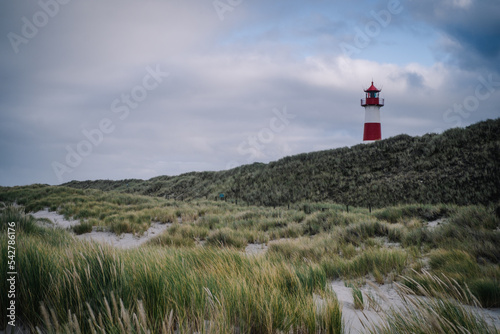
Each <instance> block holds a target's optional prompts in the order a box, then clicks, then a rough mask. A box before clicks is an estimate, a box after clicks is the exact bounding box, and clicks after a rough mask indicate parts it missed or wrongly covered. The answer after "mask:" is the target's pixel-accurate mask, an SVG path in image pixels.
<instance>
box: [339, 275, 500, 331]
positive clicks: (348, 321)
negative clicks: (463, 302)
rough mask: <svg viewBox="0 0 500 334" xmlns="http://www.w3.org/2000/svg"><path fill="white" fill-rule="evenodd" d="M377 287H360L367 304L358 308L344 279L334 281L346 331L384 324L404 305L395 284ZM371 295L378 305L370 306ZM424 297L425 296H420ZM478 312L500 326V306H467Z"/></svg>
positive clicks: (365, 329)
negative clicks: (386, 317)
mask: <svg viewBox="0 0 500 334" xmlns="http://www.w3.org/2000/svg"><path fill="white" fill-rule="evenodd" d="M373 285H374V286H376V288H374V287H372V286H371V285H369V284H365V285H363V286H362V287H360V290H361V292H362V293H363V301H364V304H365V308H364V310H356V309H355V308H354V300H353V297H352V289H351V288H348V287H346V286H345V283H344V281H340V280H337V281H333V282H332V283H331V286H332V288H333V291H335V293H336V295H337V298H338V300H339V301H340V302H341V303H342V317H343V319H344V322H345V328H346V330H345V333H351V334H358V333H367V332H368V329H367V328H365V327H364V326H365V325H367V324H382V323H383V321H384V319H383V317H384V315H385V314H386V313H387V311H389V310H390V309H391V308H394V309H398V308H401V307H402V306H403V300H402V299H401V297H400V296H399V295H398V293H397V290H396V287H395V285H394V284H384V285H378V284H376V283H374V284H373ZM368 296H371V297H372V298H373V300H375V301H376V303H377V304H378V306H377V307H370V303H369V302H368V300H369V298H368ZM418 298H424V297H418ZM466 307H467V308H470V309H471V310H473V311H475V312H477V313H478V314H482V315H484V318H485V319H486V321H488V322H489V323H490V324H493V325H495V326H496V328H500V308H495V309H480V308H477V307H473V306H466Z"/></svg>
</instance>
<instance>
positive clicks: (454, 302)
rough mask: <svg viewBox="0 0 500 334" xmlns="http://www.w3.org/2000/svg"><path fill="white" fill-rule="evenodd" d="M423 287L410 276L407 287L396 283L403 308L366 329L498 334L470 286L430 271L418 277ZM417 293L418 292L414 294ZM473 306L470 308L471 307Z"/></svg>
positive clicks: (379, 332)
mask: <svg viewBox="0 0 500 334" xmlns="http://www.w3.org/2000/svg"><path fill="white" fill-rule="evenodd" d="M417 277H418V279H419V281H426V282H428V283H430V284H429V286H427V287H426V286H423V285H421V284H420V283H418V282H417V281H416V280H414V279H413V278H410V277H403V281H404V282H405V284H408V285H411V286H412V287H413V289H410V288H409V287H407V286H406V285H403V284H398V283H396V285H397V287H398V293H399V295H400V297H401V299H402V301H403V303H402V305H400V306H398V307H397V308H393V309H391V310H390V311H389V312H388V313H387V314H386V315H385V321H384V322H383V323H382V324H378V325H371V326H367V327H368V328H370V333H372V334H375V333H377V334H392V333H401V334H406V333H408V334H435V333H456V334H463V333H468V334H475V333H481V334H498V333H499V332H500V331H499V330H498V329H497V328H495V326H494V325H493V324H491V323H488V322H487V321H486V320H485V316H484V314H481V305H480V303H479V301H478V300H477V299H476V298H475V297H474V295H473V294H472V293H471V292H470V290H469V289H468V288H467V286H465V287H463V286H462V285H461V284H459V283H458V282H457V281H455V280H453V279H451V278H448V277H446V276H441V277H438V276H435V275H432V274H430V273H428V272H425V271H424V272H422V273H421V274H417ZM415 291H416V292H415ZM469 305H471V306H474V308H473V307H471V306H469Z"/></svg>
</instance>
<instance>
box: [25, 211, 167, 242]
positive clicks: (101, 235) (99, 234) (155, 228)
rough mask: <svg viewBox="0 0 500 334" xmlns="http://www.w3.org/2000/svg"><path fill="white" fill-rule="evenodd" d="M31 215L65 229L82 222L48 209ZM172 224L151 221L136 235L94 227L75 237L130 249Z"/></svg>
mask: <svg viewBox="0 0 500 334" xmlns="http://www.w3.org/2000/svg"><path fill="white" fill-rule="evenodd" d="M31 215H32V216H33V217H35V218H37V219H40V218H44V219H48V220H50V221H51V222H52V224H53V225H52V227H54V228H57V227H58V228H63V229H71V227H73V226H76V225H79V224H80V220H75V219H69V220H68V219H66V218H64V216H63V215H60V214H58V213H57V212H51V211H48V209H45V210H42V211H38V212H35V213H31ZM40 225H42V226H45V227H50V226H48V225H47V224H46V223H45V222H42V223H41V224H40ZM171 225H172V224H168V223H167V224H161V223H151V226H150V228H149V229H148V230H147V231H145V232H144V233H143V234H142V235H134V234H132V233H123V234H121V235H116V234H115V233H112V232H109V231H101V230H99V229H98V228H96V227H94V228H93V230H92V232H90V233H84V234H80V235H75V238H77V239H80V240H87V241H97V242H102V243H107V244H110V245H112V246H115V247H118V248H124V249H128V248H134V247H139V246H140V245H142V244H144V243H146V242H147V241H149V240H150V239H152V238H153V237H155V236H157V235H159V234H161V233H162V232H163V231H165V230H166V229H167V228H169V227H170V226H171Z"/></svg>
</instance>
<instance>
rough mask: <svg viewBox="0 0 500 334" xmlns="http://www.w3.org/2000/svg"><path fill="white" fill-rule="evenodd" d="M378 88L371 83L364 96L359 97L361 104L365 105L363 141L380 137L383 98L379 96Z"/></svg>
mask: <svg viewBox="0 0 500 334" xmlns="http://www.w3.org/2000/svg"><path fill="white" fill-rule="evenodd" d="M380 91H381V90H380V89H377V88H376V87H375V86H374V85H373V81H372V85H371V86H370V88H368V89H366V90H365V93H366V97H365V98H364V99H361V106H362V107H365V130H364V133H363V140H364V141H371V140H380V139H382V129H381V126H380V107H383V106H384V99H381V98H380V97H379V94H380Z"/></svg>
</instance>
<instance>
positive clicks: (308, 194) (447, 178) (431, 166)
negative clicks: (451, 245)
mask: <svg viewBox="0 0 500 334" xmlns="http://www.w3.org/2000/svg"><path fill="white" fill-rule="evenodd" d="M65 185H66V186H69V187H73V188H79V189H87V188H94V189H100V190H116V191H120V192H127V193H134V194H141V195H150V196H159V197H165V198H169V199H177V200H189V199H200V198H204V199H214V198H216V197H217V195H218V194H220V193H224V194H225V196H226V199H227V200H229V201H233V202H236V201H238V200H239V201H240V202H242V203H247V204H253V205H267V206H276V205H287V204H289V203H297V202H300V201H332V202H335V203H342V204H347V205H358V206H365V207H367V206H369V205H371V206H375V207H383V206H387V205H396V204H405V203H428V204H436V203H449V204H458V205H468V204H481V203H482V204H486V203H490V202H494V201H497V200H498V199H499V198H500V119H495V120H487V121H484V122H480V123H477V124H474V125H471V126H469V127H467V128H463V129H462V128H455V129H450V130H448V131H445V132H444V133H442V134H426V135H424V136H421V137H411V136H408V135H399V136H396V137H392V138H388V139H385V140H382V141H378V142H375V143H372V144H368V145H366V144H361V145H356V146H353V147H351V148H347V147H346V148H338V149H332V150H327V151H320V152H313V153H304V154H299V155H296V156H290V157H285V158H283V159H281V160H278V161H276V162H271V163H269V164H262V163H254V164H252V165H246V166H241V167H238V168H234V169H231V170H227V171H219V172H192V173H187V174H182V175H179V176H159V177H155V178H152V179H150V180H147V181H144V180H137V179H131V180H121V181H110V180H98V181H83V182H80V181H72V182H69V183H66V184H65Z"/></svg>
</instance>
